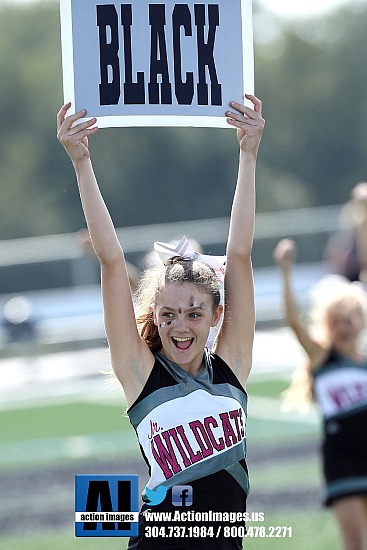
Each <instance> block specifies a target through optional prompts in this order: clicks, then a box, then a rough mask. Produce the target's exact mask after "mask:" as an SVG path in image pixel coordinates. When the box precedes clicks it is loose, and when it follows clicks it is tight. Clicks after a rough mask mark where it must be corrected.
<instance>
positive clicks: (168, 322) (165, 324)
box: [159, 321, 173, 328]
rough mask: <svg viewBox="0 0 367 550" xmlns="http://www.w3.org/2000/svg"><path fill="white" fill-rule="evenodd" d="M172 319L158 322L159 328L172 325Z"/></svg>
mask: <svg viewBox="0 0 367 550" xmlns="http://www.w3.org/2000/svg"><path fill="white" fill-rule="evenodd" d="M172 323H173V321H163V323H160V325H159V328H165V327H169V326H170V325H172Z"/></svg>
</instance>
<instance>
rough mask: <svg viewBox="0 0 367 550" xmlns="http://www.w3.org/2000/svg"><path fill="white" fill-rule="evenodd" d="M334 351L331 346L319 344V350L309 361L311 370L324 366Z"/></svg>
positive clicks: (315, 370) (331, 357)
mask: <svg viewBox="0 0 367 550" xmlns="http://www.w3.org/2000/svg"><path fill="white" fill-rule="evenodd" d="M334 355H335V351H334V350H333V348H332V347H330V346H328V347H323V346H320V349H319V352H318V353H317V355H315V357H314V358H313V360H312V361H310V369H311V372H317V371H319V370H320V369H321V368H322V367H323V366H325V365H326V364H327V363H329V361H331V360H333V358H334Z"/></svg>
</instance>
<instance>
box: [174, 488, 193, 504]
mask: <svg viewBox="0 0 367 550" xmlns="http://www.w3.org/2000/svg"><path fill="white" fill-rule="evenodd" d="M172 504H173V506H192V487H191V485H175V486H174V487H172Z"/></svg>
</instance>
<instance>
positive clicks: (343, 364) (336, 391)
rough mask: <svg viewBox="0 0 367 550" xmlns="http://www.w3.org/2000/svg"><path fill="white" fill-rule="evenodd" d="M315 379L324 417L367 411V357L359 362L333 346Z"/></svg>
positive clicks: (317, 396) (316, 393)
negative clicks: (345, 355)
mask: <svg viewBox="0 0 367 550" xmlns="http://www.w3.org/2000/svg"><path fill="white" fill-rule="evenodd" d="M313 379H314V392H315V397H316V400H317V401H318V403H319V405H320V408H321V411H322V413H323V416H324V419H325V420H330V419H336V418H342V417H347V416H351V415H353V414H356V413H359V412H362V411H367V360H366V361H365V362H363V363H357V362H355V361H352V360H351V359H349V358H347V357H344V356H343V355H341V354H340V353H338V352H337V351H335V350H333V349H332V350H331V351H330V354H329V356H328V358H327V359H326V361H325V362H324V364H323V365H322V366H321V367H320V368H319V369H317V370H316V371H314V372H313Z"/></svg>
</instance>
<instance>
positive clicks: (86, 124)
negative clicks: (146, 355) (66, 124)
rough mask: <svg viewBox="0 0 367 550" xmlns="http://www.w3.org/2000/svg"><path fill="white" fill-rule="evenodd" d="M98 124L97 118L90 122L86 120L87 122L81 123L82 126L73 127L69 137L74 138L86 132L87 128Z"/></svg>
mask: <svg viewBox="0 0 367 550" xmlns="http://www.w3.org/2000/svg"><path fill="white" fill-rule="evenodd" d="M96 122H97V119H96V118H91V119H89V120H86V121H85V122H81V123H80V124H76V125H75V126H72V127H71V128H70V130H69V135H71V136H73V135H75V134H77V133H79V132H80V131H83V130H85V129H86V128H89V127H90V126H93V124H95V123H96Z"/></svg>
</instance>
